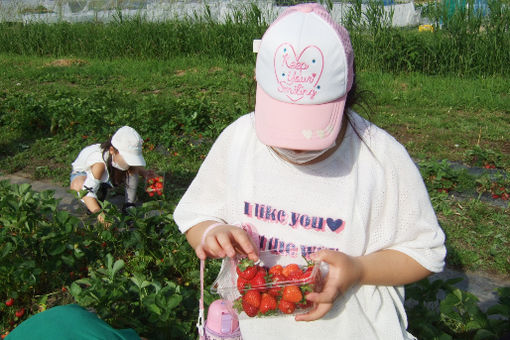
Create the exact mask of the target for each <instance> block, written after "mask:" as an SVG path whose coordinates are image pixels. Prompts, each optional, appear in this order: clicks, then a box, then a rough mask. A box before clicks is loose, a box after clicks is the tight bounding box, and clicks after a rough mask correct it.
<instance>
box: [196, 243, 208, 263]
mask: <svg viewBox="0 0 510 340" xmlns="http://www.w3.org/2000/svg"><path fill="white" fill-rule="evenodd" d="M195 253H196V254H197V257H198V258H199V259H201V260H205V259H207V255H206V254H205V251H204V248H203V247H202V245H199V246H197V247H196V248H195Z"/></svg>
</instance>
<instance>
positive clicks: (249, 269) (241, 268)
mask: <svg viewBox="0 0 510 340" xmlns="http://www.w3.org/2000/svg"><path fill="white" fill-rule="evenodd" d="M236 271H237V275H239V276H241V277H243V278H244V279H246V280H251V279H253V277H255V274H257V271H258V267H257V266H255V265H254V263H253V261H252V260H250V259H248V258H247V257H245V258H244V259H242V260H241V262H239V264H238V265H237V267H236Z"/></svg>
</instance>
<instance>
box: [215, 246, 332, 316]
mask: <svg viewBox="0 0 510 340" xmlns="http://www.w3.org/2000/svg"><path fill="white" fill-rule="evenodd" d="M252 263H253V261H251V263H250V260H248V259H247V258H242V257H235V258H233V259H226V260H225V262H224V264H223V266H222V269H221V270H220V274H219V276H218V279H217V280H216V282H215V283H214V284H213V289H212V291H213V292H216V293H218V294H219V295H220V296H221V297H222V299H224V300H228V301H230V302H231V303H232V308H233V310H234V311H235V312H236V313H237V316H238V318H239V319H240V320H242V319H247V318H254V317H278V316H284V315H295V314H303V313H306V312H307V311H309V310H310V309H311V308H312V303H310V302H309V301H307V300H306V299H305V295H306V294H307V293H309V292H313V291H319V290H320V288H321V284H322V274H321V263H320V262H313V261H311V260H310V259H309V258H307V257H303V256H296V257H291V256H283V255H280V254H278V253H274V252H272V251H261V252H260V254H259V261H258V262H257V263H255V264H252ZM253 268H255V269H253ZM253 272H255V274H253Z"/></svg>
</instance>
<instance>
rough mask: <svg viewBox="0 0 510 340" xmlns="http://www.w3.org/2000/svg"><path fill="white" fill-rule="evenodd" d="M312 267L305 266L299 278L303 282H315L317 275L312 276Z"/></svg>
mask: <svg viewBox="0 0 510 340" xmlns="http://www.w3.org/2000/svg"><path fill="white" fill-rule="evenodd" d="M313 269H314V267H313V266H311V267H308V268H306V270H305V271H304V273H303V274H302V275H301V278H300V279H301V280H302V281H303V283H315V281H316V279H317V275H314V276H312V273H313Z"/></svg>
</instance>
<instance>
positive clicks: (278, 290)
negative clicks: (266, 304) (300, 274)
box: [268, 274, 287, 296]
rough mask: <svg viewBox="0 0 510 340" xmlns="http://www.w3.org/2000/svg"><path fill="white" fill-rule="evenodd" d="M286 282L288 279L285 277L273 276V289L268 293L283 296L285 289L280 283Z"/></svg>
mask: <svg viewBox="0 0 510 340" xmlns="http://www.w3.org/2000/svg"><path fill="white" fill-rule="evenodd" d="M286 280H287V279H286V278H285V276H283V275H280V274H276V275H273V277H272V278H271V288H269V291H268V293H269V294H271V295H273V296H280V295H281V294H282V291H283V289H282V285H281V284H279V282H285V281H286Z"/></svg>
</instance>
